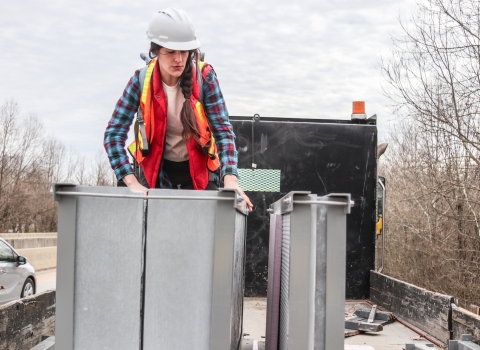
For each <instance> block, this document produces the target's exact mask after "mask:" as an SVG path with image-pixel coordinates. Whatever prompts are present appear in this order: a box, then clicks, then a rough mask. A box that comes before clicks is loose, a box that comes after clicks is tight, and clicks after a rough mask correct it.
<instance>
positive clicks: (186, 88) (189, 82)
mask: <svg viewBox="0 0 480 350" xmlns="http://www.w3.org/2000/svg"><path fill="white" fill-rule="evenodd" d="M162 47H163V46H160V45H158V44H155V43H153V42H152V43H151V44H150V51H149V52H148V55H149V56H150V58H154V57H156V56H158V52H159V51H160V49H161V48H162ZM197 62H198V50H190V51H189V52H188V58H187V62H186V63H185V69H184V70H183V73H182V75H181V76H180V88H181V89H182V93H183V97H185V102H184V103H183V106H182V110H181V112H180V120H181V121H182V125H183V133H182V136H183V139H184V140H185V141H188V139H189V138H190V137H193V139H194V140H195V142H196V143H197V144H198V145H199V146H201V142H200V132H199V131H198V126H197V119H196V117H195V114H194V112H193V108H192V105H191V103H190V96H191V95H192V89H193V78H195V79H196V77H192V75H193V72H192V67H193V65H194V64H196V63H197ZM197 69H198V66H197ZM201 88H202V87H201V86H200V89H201Z"/></svg>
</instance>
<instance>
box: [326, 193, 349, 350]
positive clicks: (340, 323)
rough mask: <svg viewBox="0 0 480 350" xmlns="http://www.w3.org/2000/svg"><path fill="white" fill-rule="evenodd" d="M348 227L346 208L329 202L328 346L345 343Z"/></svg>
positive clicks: (340, 347) (332, 347)
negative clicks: (331, 204)
mask: <svg viewBox="0 0 480 350" xmlns="http://www.w3.org/2000/svg"><path fill="white" fill-rule="evenodd" d="M337 200H338V199H337ZM346 231H347V221H346V216H345V208H344V207H339V206H328V208H327V248H326V251H327V281H326V286H327V293H326V302H325V303H326V313H327V314H326V320H327V322H326V329H325V349H343V347H344V337H345V336H344V327H345V314H344V313H345V280H346V275H345V271H346V256H347V251H346V249H347V248H346V247H347V234H346Z"/></svg>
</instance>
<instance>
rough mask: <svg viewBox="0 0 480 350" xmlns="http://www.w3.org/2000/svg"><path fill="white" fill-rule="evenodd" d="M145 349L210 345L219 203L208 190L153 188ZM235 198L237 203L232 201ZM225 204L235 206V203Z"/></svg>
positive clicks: (148, 222) (206, 347)
mask: <svg viewBox="0 0 480 350" xmlns="http://www.w3.org/2000/svg"><path fill="white" fill-rule="evenodd" d="M182 194H183V195H189V196H198V197H199V200H198V201H197V200H181V199H180V200H179V199H149V200H148V214H147V215H148V216H147V251H146V277H145V305H146V308H145V318H144V349H145V350H150V349H158V347H159V345H160V344H161V346H162V348H165V349H199V350H201V349H209V347H210V323H211V315H210V313H211V302H212V300H211V294H212V278H213V256H214V239H215V217H216V206H217V202H216V201H212V200H203V201H202V200H200V199H201V196H202V195H203V196H212V195H213V194H216V193H213V192H210V191H178V190H150V191H149V195H152V196H155V195H172V196H179V195H182ZM232 202H233V201H232ZM232 202H226V203H222V204H224V205H230V206H231V207H232V210H233V203H232Z"/></svg>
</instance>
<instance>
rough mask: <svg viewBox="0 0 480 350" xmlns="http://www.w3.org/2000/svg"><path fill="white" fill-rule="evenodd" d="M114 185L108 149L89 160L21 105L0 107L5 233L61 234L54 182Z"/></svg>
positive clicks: (0, 224) (0, 216)
mask: <svg viewBox="0 0 480 350" xmlns="http://www.w3.org/2000/svg"><path fill="white" fill-rule="evenodd" d="M55 182H70V183H75V184H82V185H98V186H105V185H112V184H114V183H115V181H114V177H113V172H112V170H111V169H110V166H109V164H108V159H107V156H106V154H105V152H102V151H101V150H100V151H99V153H98V154H97V155H96V156H95V157H94V159H87V158H85V157H84V156H81V155H79V154H77V153H76V152H74V151H72V150H68V149H67V148H66V147H65V145H64V144H62V143H61V142H60V141H59V140H57V139H56V138H55V137H54V136H51V135H48V133H46V132H45V129H44V128H43V126H42V124H41V122H40V120H39V119H38V118H37V117H36V116H35V115H27V116H23V115H22V113H21V109H20V105H19V104H18V103H17V102H16V101H14V100H6V101H4V102H3V104H2V105H0V232H55V231H56V230H57V206H56V203H54V202H53V200H52V195H51V194H50V189H51V186H52V183H55Z"/></svg>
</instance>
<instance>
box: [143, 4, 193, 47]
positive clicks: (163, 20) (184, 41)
mask: <svg viewBox="0 0 480 350" xmlns="http://www.w3.org/2000/svg"><path fill="white" fill-rule="evenodd" d="M147 39H148V40H150V41H151V42H154V43H155V44H158V45H160V46H163V47H165V48H167V49H170V50H194V49H198V48H199V47H200V41H198V40H197V37H196V36H195V27H194V26H193V22H192V19H191V18H190V17H189V16H188V15H187V13H186V12H185V11H183V10H177V9H175V8H173V7H170V8H168V9H166V10H163V11H159V12H158V13H156V14H155V16H153V18H152V20H151V21H150V24H149V25H148V30H147Z"/></svg>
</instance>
